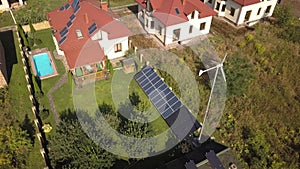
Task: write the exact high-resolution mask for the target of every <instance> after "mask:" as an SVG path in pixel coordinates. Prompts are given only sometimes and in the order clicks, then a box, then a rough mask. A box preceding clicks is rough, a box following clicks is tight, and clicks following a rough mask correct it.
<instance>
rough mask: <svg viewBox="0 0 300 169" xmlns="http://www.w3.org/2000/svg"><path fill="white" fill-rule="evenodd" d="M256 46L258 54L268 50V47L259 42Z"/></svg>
mask: <svg viewBox="0 0 300 169" xmlns="http://www.w3.org/2000/svg"><path fill="white" fill-rule="evenodd" d="M254 46H255V50H256V52H257V53H258V55H262V54H264V52H265V51H266V48H265V47H264V46H263V45H262V44H261V43H259V42H256V43H255V45H254Z"/></svg>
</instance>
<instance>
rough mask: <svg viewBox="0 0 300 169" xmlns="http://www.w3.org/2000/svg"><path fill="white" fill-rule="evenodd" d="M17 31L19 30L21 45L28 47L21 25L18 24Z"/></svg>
mask: <svg viewBox="0 0 300 169" xmlns="http://www.w3.org/2000/svg"><path fill="white" fill-rule="evenodd" d="M18 32H19V34H20V36H21V39H22V43H23V45H24V46H26V47H28V46H29V43H28V40H27V38H26V34H25V32H24V29H23V28H22V26H21V25H18Z"/></svg>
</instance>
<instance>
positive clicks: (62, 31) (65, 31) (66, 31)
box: [59, 27, 69, 37]
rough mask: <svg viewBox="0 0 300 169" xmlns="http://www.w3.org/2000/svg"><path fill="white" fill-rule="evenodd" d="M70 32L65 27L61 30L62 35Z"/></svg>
mask: <svg viewBox="0 0 300 169" xmlns="http://www.w3.org/2000/svg"><path fill="white" fill-rule="evenodd" d="M68 32H69V30H68V28H67V27H64V29H63V30H61V31H60V32H59V34H60V37H64V36H66V35H67V33H68Z"/></svg>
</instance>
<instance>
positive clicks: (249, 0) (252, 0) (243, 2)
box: [233, 0, 260, 6]
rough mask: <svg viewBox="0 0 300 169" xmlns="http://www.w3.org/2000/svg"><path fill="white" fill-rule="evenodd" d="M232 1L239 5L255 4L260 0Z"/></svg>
mask: <svg viewBox="0 0 300 169" xmlns="http://www.w3.org/2000/svg"><path fill="white" fill-rule="evenodd" d="M233 1H234V2H236V3H238V4H239V5H241V6H247V5H252V4H257V3H259V2H260V0H233Z"/></svg>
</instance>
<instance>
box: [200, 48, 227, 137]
mask: <svg viewBox="0 0 300 169" xmlns="http://www.w3.org/2000/svg"><path fill="white" fill-rule="evenodd" d="M226 57H227V54H225V56H224V58H223V60H222V61H221V63H219V64H217V65H216V66H214V67H211V68H208V69H206V70H200V71H199V76H201V75H202V74H203V73H205V72H208V71H211V70H214V69H216V72H215V76H214V80H213V83H212V86H211V90H210V95H209V99H208V102H207V106H206V110H205V115H204V120H203V124H202V128H201V132H200V135H199V137H198V142H199V143H202V142H200V141H201V138H202V135H203V130H204V124H205V121H206V118H207V114H208V112H209V107H210V103H211V98H212V94H213V91H214V88H215V84H216V79H217V76H218V72H219V69H221V72H222V76H223V78H224V81H225V82H226V77H225V73H224V69H223V64H224V62H225V59H226Z"/></svg>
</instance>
